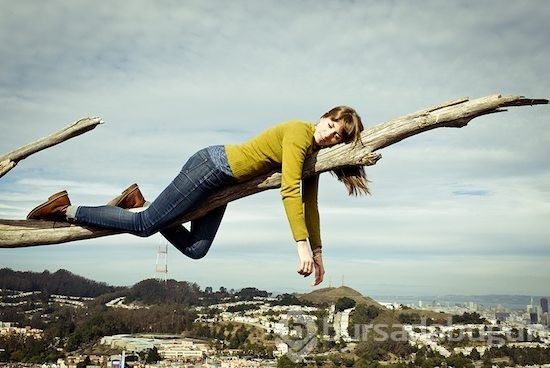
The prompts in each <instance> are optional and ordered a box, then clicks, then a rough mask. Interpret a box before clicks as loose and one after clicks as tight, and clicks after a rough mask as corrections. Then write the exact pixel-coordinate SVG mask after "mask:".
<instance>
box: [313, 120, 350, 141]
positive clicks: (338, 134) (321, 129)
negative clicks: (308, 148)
mask: <svg viewBox="0 0 550 368" xmlns="http://www.w3.org/2000/svg"><path fill="white" fill-rule="evenodd" d="M342 129H343V126H342V124H341V123H338V122H336V121H332V120H330V119H329V118H321V120H319V123H318V124H317V125H316V126H315V132H314V133H313V137H314V138H315V143H317V144H318V145H319V146H322V147H326V146H332V145H334V144H336V143H340V142H342V139H343V136H342Z"/></svg>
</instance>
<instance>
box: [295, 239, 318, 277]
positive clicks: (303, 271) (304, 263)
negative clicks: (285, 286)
mask: <svg viewBox="0 0 550 368" xmlns="http://www.w3.org/2000/svg"><path fill="white" fill-rule="evenodd" d="M296 250H297V251H298V258H300V265H299V266H298V273H299V274H300V275H303V276H304V277H307V276H309V275H311V273H312V272H313V267H314V263H313V257H312V256H311V251H310V250H309V245H308V244H307V240H298V241H297V242H296Z"/></svg>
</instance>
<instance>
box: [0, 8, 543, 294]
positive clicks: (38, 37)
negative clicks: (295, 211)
mask: <svg viewBox="0 0 550 368" xmlns="http://www.w3.org/2000/svg"><path fill="white" fill-rule="evenodd" d="M0 2H1V4H2V9H3V12H2V14H0V39H1V40H2V42H0V50H1V52H2V55H3V57H2V59H1V60H0V71H1V73H0V101H1V103H0V114H1V116H2V120H1V121H0V129H1V131H2V135H3V136H2V137H3V139H2V140H0V152H4V153H5V152H9V151H11V150H14V149H16V148H18V147H20V146H22V145H24V144H27V143H29V142H32V141H34V140H36V139H38V138H40V137H43V136H45V135H48V134H50V133H52V132H55V131H57V130H59V129H61V128H62V127H64V126H66V125H67V124H69V123H70V122H73V121H75V120H77V119H79V118H81V117H84V116H100V117H101V118H103V119H104V120H105V124H102V125H101V126H99V127H97V128H96V129H95V130H94V131H92V132H88V133H86V134H84V135H82V136H79V137H76V138H74V139H71V140H70V141H67V142H64V143H63V144H61V145H58V146H55V147H52V148H50V149H48V150H45V151H42V152H39V153H37V154H35V155H32V156H30V157H28V158H27V159H25V160H23V161H22V162H20V163H19V164H18V166H17V167H16V168H14V169H13V170H12V171H10V172H9V173H8V174H7V175H5V176H4V177H2V178H1V180H0V218H4V219H23V218H25V216H26V214H27V213H28V211H30V210H31V209H32V208H33V207H34V206H36V205H37V204H39V203H41V202H43V201H44V200H45V199H46V198H47V197H48V196H49V195H51V194H52V193H55V192H58V191H60V190H63V189H66V190H68V192H69V195H70V197H71V200H72V202H73V203H74V204H77V205H78V204H87V205H88V204H89V205H100V204H103V203H106V202H107V201H109V200H110V199H112V198H113V197H115V196H116V195H118V194H119V193H120V191H122V190H123V189H124V188H126V187H127V186H128V185H129V184H131V183H133V182H136V183H138V184H139V185H140V187H141V188H142V192H143V193H144V195H145V197H146V199H148V200H152V199H154V198H155V196H156V195H157V194H158V193H160V191H161V190H162V189H163V188H164V187H165V186H166V185H167V184H168V183H169V181H170V180H172V178H173V177H174V176H175V175H176V174H177V172H178V171H179V169H180V167H181V165H182V164H183V163H184V161H185V160H186V159H187V158H188V157H189V156H190V155H191V154H192V153H193V152H195V151H196V150H197V149H199V148H202V147H205V146H208V145H212V144H224V143H240V142H243V141H245V140H247V139H249V138H251V137H252V136H254V135H255V134H257V133H259V132H260V131H262V130H263V129H265V128H267V127H269V126H271V125H274V124H276V123H279V122H281V121H285V120H289V119H303V120H307V121H312V122H315V121H316V120H317V119H318V118H319V116H320V115H322V114H323V113H324V112H325V111H327V110H328V109H329V108H331V107H333V106H335V105H340V104H347V105H350V106H353V107H355V108H356V109H357V110H358V111H359V113H360V114H361V116H362V118H363V122H364V123H365V125H368V126H370V125H374V124H378V123H381V122H384V121H387V120H389V119H392V118H395V117H398V116H402V115H405V114H408V113H411V112H414V111H418V110H420V109H423V108H426V107H430V106H434V105H437V104H439V103H442V102H445V101H449V100H454V99H456V98H460V97H464V96H469V97H470V98H477V97H483V96H487V95H492V94H494V93H503V94H514V95H516V94H518V95H519V94H521V95H525V96H526V97H532V98H549V97H550V96H549V95H548V91H550V78H548V76H549V73H548V67H547V60H549V59H550V49H549V48H548V47H547V40H548V38H549V37H550V25H549V24H548V21H547V20H548V19H549V18H550V6H549V5H548V2H546V1H526V2H517V3H511V4H507V6H501V3H500V2H498V1H486V2H482V3H478V2H474V1H464V2H452V3H442V2H438V1H423V2H422V3H421V6H419V5H418V4H416V3H408V2H369V1H367V2H348V1H326V2H322V3H320V2H315V1H304V2H299V3H294V2H290V1H283V2H281V3H277V4H266V3H250V2H245V1H235V2H231V3H227V4H220V3H219V2H215V1H202V2H193V1H191V2H185V3H173V2H169V1H159V2H147V1H142V2H140V1H138V2H133V3H132V4H124V3H108V4H107V3H105V4H104V3H97V2H93V1H82V2H77V3H66V2H64V1H51V2H48V3H43V2H40V1H32V0H31V1H27V2H10V1H4V0H0ZM487 14H491V15H492V16H491V17H487ZM38 19H39V21H37V20H38ZM549 146H550V108H549V107H548V106H533V107H517V108H509V109H508V111H506V112H504V113H501V114H492V115H489V116H482V117H479V118H476V119H474V120H473V121H472V122H470V124H469V125H468V126H467V127H465V128H463V129H443V128H441V129H435V130H434V131H430V132H425V133H422V134H420V135H418V136H414V137H410V138H408V139H405V140H403V141H402V142H399V143H397V144H395V145H392V146H391V147H388V148H385V149H383V150H381V151H380V153H381V154H382V159H381V160H380V161H379V162H378V163H377V164H376V165H374V166H371V167H367V175H368V177H369V179H370V181H371V182H370V185H371V191H372V195H371V196H367V197H358V198H355V197H348V196H347V195H346V192H345V188H344V187H343V185H341V183H339V182H337V180H336V179H335V178H334V177H332V176H331V175H330V174H323V175H321V179H320V193H319V207H320V215H321V231H322V237H323V244H324V245H323V247H324V250H323V252H324V260H325V267H326V271H327V274H326V279H325V282H324V283H323V284H321V285H320V286H319V287H326V286H328V284H329V282H330V280H331V279H332V280H333V282H335V280H337V279H339V278H341V277H342V275H345V280H346V283H349V284H350V285H352V287H353V288H354V289H356V290H359V291H360V292H361V293H363V294H365V295H422V294H428V295H430V294H436V295H437V294H442V293H446V292H447V291H448V290H453V292H455V293H458V294H492V293H494V294H525V295H545V294H546V286H545V285H549V284H550V271H548V269H547V265H548V262H549V261H550V229H548V226H547V223H548V220H549V219H550V191H549V190H548V183H549V182H550V159H549V156H548V147H549ZM0 236H1V234H0ZM162 243H163V240H162V239H161V237H160V236H159V235H155V236H152V237H150V238H138V237H134V236H130V235H117V236H113V237H105V238H98V239H90V240H85V241H79V242H74V243H65V244H59V245H51V246H41V247H30V248H21V249H0V259H1V262H0V267H9V268H12V269H15V270H22V271H26V270H30V271H38V272H41V271H43V270H50V271H55V270H57V269H67V270H69V271H71V272H74V273H76V274H80V275H82V276H85V277H88V278H91V279H94V280H98V281H103V282H107V283H109V284H113V285H132V284H134V283H135V282H137V281H139V280H142V279H145V278H149V277H153V275H154V273H155V259H156V256H157V248H158V246H159V244H162ZM297 263H298V260H297V255H296V250H295V245H294V241H293V239H292V237H291V234H290V230H289V226H288V222H287V220H286V218H285V214H284V210H283V207H282V205H281V199H280V194H279V193H278V191H277V190H270V191H266V192H264V193H259V194H256V195H253V196H250V197H247V198H243V199H240V200H238V201H235V202H232V203H230V204H229V206H228V209H227V211H226V216H225V218H224V220H223V222H222V224H221V227H220V231H219V233H218V236H217V238H216V240H215V242H214V244H213V246H212V249H211V250H210V252H209V254H208V255H207V256H206V257H205V258H204V259H202V260H199V261H195V260H191V259H188V258H186V257H184V256H183V255H181V254H178V252H177V250H175V249H174V248H173V247H171V246H169V247H168V262H167V266H168V272H169V273H168V277H170V276H171V277H173V278H174V279H177V280H186V281H191V282H196V283H197V284H199V285H203V286H212V287H213V288H216V289H218V288H219V287H220V286H225V287H227V288H242V287H247V286H249V285H250V284H252V283H253V284H254V285H255V286H257V287H259V288H261V289H266V290H267V289H269V290H275V291H278V292H285V291H286V292H301V293H303V292H309V291H311V290H312V288H311V287H310V286H309V285H310V283H311V278H302V277H301V276H299V275H298V274H297V273H296V267H297Z"/></svg>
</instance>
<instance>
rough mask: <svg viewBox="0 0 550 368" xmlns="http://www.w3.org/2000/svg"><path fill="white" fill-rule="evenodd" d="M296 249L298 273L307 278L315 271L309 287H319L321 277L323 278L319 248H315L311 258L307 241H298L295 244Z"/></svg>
mask: <svg viewBox="0 0 550 368" xmlns="http://www.w3.org/2000/svg"><path fill="white" fill-rule="evenodd" d="M296 249H297V251H298V257H299V258H300V265H299V267H298V273H299V274H300V275H303V276H304V277H307V276H309V275H311V274H312V273H313V271H314V270H315V280H314V281H313V282H312V283H311V286H315V285H319V284H320V283H321V282H323V277H324V276H325V267H324V266H323V255H322V253H321V248H316V249H315V250H314V251H313V257H312V256H311V251H310V249H309V245H308V243H307V241H306V240H299V241H297V242H296Z"/></svg>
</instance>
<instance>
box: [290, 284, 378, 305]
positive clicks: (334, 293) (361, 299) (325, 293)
mask: <svg viewBox="0 0 550 368" xmlns="http://www.w3.org/2000/svg"><path fill="white" fill-rule="evenodd" d="M296 297H297V298H298V299H299V300H305V301H308V302H310V303H313V304H315V305H327V304H333V303H336V301H337V300H338V299H340V298H344V297H347V298H350V299H353V300H355V302H356V303H357V304H365V305H373V306H375V307H378V308H380V309H385V307H384V306H382V305H381V304H380V303H378V302H376V301H375V300H374V299H372V298H369V297H368V296H364V295H362V294H361V293H360V292H358V291H357V290H354V289H352V288H350V287H348V286H340V287H328V288H323V289H318V290H315V291H312V292H311V293H308V294H297V295H296Z"/></svg>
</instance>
